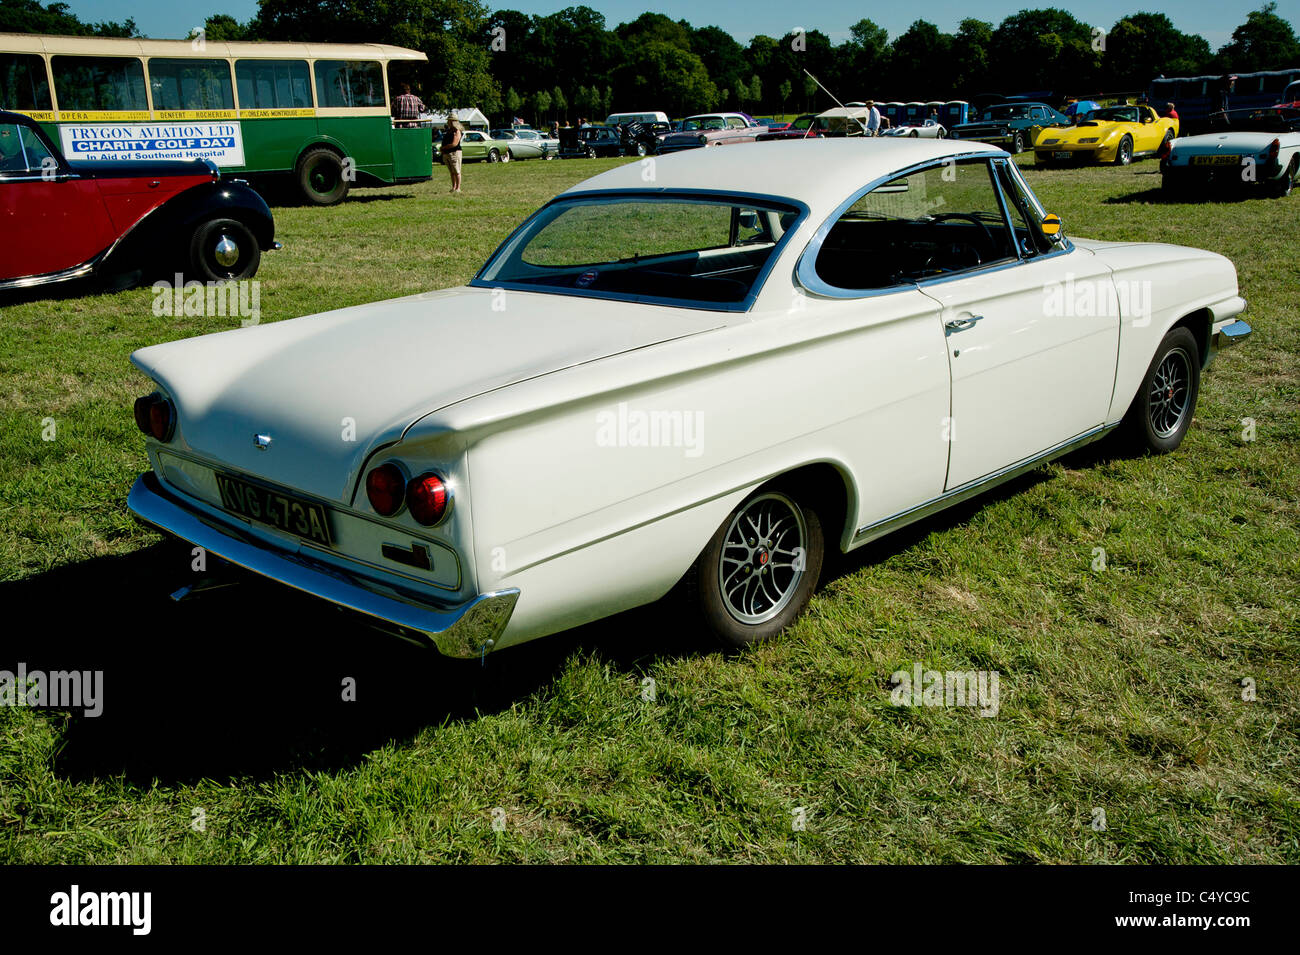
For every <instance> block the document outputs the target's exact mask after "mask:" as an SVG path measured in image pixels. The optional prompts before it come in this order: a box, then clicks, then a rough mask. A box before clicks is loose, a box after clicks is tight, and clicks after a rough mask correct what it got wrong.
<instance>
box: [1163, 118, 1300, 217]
mask: <svg viewBox="0 0 1300 955" xmlns="http://www.w3.org/2000/svg"><path fill="white" fill-rule="evenodd" d="M1211 124H1212V127H1213V128H1212V129H1211V131H1210V132H1208V133H1202V134H1201V135H1199V136H1182V137H1180V138H1178V139H1175V140H1174V141H1173V144H1172V146H1171V148H1170V151H1169V155H1167V156H1166V157H1165V158H1164V159H1163V160H1162V161H1161V163H1160V172H1161V174H1162V177H1163V178H1162V180H1161V182H1162V185H1163V186H1164V189H1165V191H1166V192H1171V193H1178V192H1185V191H1189V190H1191V189H1192V188H1193V187H1200V188H1204V187H1205V186H1208V185H1211V184H1215V185H1225V186H1232V187H1238V188H1247V189H1259V190H1262V191H1263V192H1264V193H1265V194H1266V195H1272V196H1277V197H1282V196H1289V195H1290V194H1291V188H1292V186H1293V185H1294V183H1295V179H1296V176H1297V175H1300V109H1295V108H1292V107H1289V106H1273V107H1269V108H1267V109H1231V110H1228V111H1227V112H1225V113H1216V114H1215V115H1214V116H1213V117H1212V119H1211Z"/></svg>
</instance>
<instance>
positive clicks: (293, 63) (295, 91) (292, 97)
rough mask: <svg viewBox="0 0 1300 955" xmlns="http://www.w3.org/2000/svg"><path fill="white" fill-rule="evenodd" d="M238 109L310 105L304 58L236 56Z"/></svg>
mask: <svg viewBox="0 0 1300 955" xmlns="http://www.w3.org/2000/svg"><path fill="white" fill-rule="evenodd" d="M235 84H236V85H237V86H238V87H239V108H240V109H310V108H311V74H310V73H309V72H308V70H307V61H306V60H236V61H235Z"/></svg>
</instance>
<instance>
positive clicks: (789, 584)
mask: <svg viewBox="0 0 1300 955" xmlns="http://www.w3.org/2000/svg"><path fill="white" fill-rule="evenodd" d="M806 540H807V525H806V523H805V521H804V518H803V514H802V512H801V511H800V510H799V509H798V506H797V505H796V504H795V503H794V502H793V501H792V500H790V499H789V498H788V497H786V496H785V495H784V494H780V493H776V492H773V493H769V494H764V495H761V496H760V497H757V498H755V499H754V500H752V501H750V502H749V503H748V504H747V505H746V507H745V508H744V509H743V510H742V511H741V512H740V513H739V514H737V515H736V516H735V517H734V518H733V519H732V521H731V524H730V525H729V526H728V528H727V532H726V534H725V535H724V538H723V543H722V549H721V554H720V556H719V560H718V566H717V577H718V585H719V589H720V590H721V592H722V597H723V603H724V605H725V606H726V608H727V612H728V614H730V615H731V616H732V617H733V618H734V619H736V620H738V621H740V622H741V623H745V624H750V625H757V624H761V623H764V622H766V621H768V620H771V619H772V618H774V617H776V616H777V615H778V614H780V612H781V611H782V610H783V609H784V608H785V607H786V605H788V604H789V603H790V601H791V600H792V599H793V598H794V594H795V592H796V591H797V589H798V585H799V582H800V580H801V579H802V577H803V574H804V571H803V569H802V568H798V567H796V563H797V559H798V557H799V554H800V552H801V550H802V548H803V547H804V545H805V543H806Z"/></svg>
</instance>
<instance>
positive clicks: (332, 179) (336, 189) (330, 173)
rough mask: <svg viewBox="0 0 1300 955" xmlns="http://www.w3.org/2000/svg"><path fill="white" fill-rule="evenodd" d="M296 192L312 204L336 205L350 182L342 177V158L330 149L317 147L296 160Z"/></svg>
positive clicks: (340, 200)
mask: <svg viewBox="0 0 1300 955" xmlns="http://www.w3.org/2000/svg"><path fill="white" fill-rule="evenodd" d="M297 180H298V192H299V193H300V194H301V195H302V197H303V199H305V200H306V201H307V202H309V203H311V204H312V205H314V206H336V205H338V204H339V203H340V202H342V201H343V199H344V198H345V197H346V196H347V194H348V189H350V188H351V186H352V183H350V182H349V181H348V180H347V179H344V178H343V160H342V159H341V158H340V157H339V154H338V153H336V152H335V151H334V150H332V149H326V148H324V147H317V148H316V149H309V150H307V152H305V153H303V156H302V158H301V159H299V160H298V171H297Z"/></svg>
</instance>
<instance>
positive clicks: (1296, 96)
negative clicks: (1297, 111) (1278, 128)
mask: <svg viewBox="0 0 1300 955" xmlns="http://www.w3.org/2000/svg"><path fill="white" fill-rule="evenodd" d="M1277 105H1279V106H1294V107H1298V108H1300V81H1297V82H1295V83H1292V84H1291V85H1290V86H1288V87H1287V88H1286V92H1284V93H1283V94H1282V102H1280V103H1278V104H1277Z"/></svg>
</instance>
